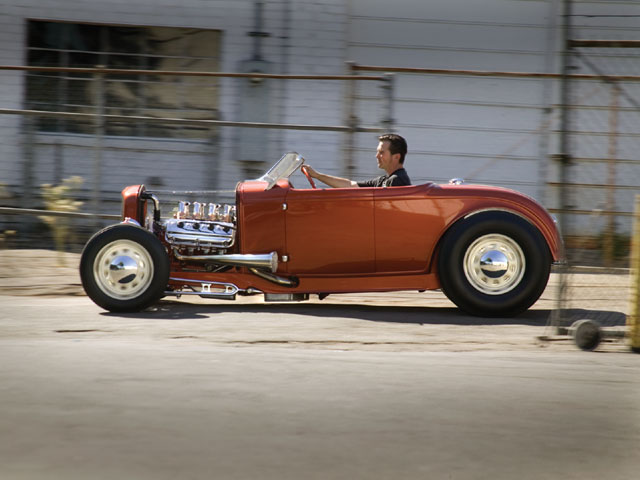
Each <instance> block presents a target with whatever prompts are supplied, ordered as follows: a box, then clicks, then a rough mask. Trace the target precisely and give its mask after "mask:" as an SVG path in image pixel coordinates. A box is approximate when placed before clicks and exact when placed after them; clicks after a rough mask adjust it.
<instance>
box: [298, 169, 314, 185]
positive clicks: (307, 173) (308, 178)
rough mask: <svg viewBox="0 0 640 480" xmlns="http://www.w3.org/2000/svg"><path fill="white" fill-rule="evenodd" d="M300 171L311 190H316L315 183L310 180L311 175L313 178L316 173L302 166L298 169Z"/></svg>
mask: <svg viewBox="0 0 640 480" xmlns="http://www.w3.org/2000/svg"><path fill="white" fill-rule="evenodd" d="M300 170H301V171H302V173H303V174H304V176H305V177H307V180H309V184H310V185H311V188H316V182H314V181H313V178H312V175H313V176H315V174H316V171H315V170H314V169H313V168H311V167H310V166H309V165H302V167H300Z"/></svg>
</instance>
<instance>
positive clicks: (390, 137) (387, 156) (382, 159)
mask: <svg viewBox="0 0 640 480" xmlns="http://www.w3.org/2000/svg"><path fill="white" fill-rule="evenodd" d="M378 140H379V141H380V143H379V144H378V150H377V152H376V158H377V159H378V167H380V168H381V169H383V170H385V171H386V172H387V173H393V172H394V171H395V170H397V169H398V168H400V167H402V165H403V164H404V157H405V155H406V154H407V142H406V140H405V139H404V138H402V137H401V136H400V135H396V134H395V133H386V134H384V135H380V136H379V137H378Z"/></svg>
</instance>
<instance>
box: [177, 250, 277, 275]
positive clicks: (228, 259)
mask: <svg viewBox="0 0 640 480" xmlns="http://www.w3.org/2000/svg"><path fill="white" fill-rule="evenodd" d="M173 255H174V256H175V257H176V258H177V259H178V260H180V261H190V262H209V263H215V264H218V265H232V266H235V267H251V268H252V269H253V268H256V269H257V268H261V269H268V270H271V272H275V271H277V270H278V254H277V252H271V253H265V254H262V255H252V254H247V255H244V254H229V255H181V254H180V253H178V252H177V251H176V249H174V250H173Z"/></svg>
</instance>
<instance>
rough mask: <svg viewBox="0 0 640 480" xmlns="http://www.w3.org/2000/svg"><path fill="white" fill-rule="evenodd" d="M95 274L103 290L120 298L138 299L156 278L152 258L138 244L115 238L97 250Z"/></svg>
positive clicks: (111, 295)
mask: <svg viewBox="0 0 640 480" xmlns="http://www.w3.org/2000/svg"><path fill="white" fill-rule="evenodd" d="M93 276H94V278H95V280H96V283H97V285H98V287H99V288H100V290H102V291H103V292H104V293H106V294H107V295H109V296H110V297H112V298H114V299H117V300H127V299H130V298H135V297H137V296H138V295H140V294H141V293H142V292H144V291H145V290H146V289H147V288H148V287H149V285H150V284H151V281H152V280H153V261H152V260H151V256H150V255H149V252H147V250H146V249H145V248H143V247H142V246H141V245H140V244H139V243H136V242H132V241H130V240H116V241H115V242H111V243H109V244H107V245H105V246H104V247H102V249H101V250H100V252H98V255H97V256H96V258H95V260H94V262H93Z"/></svg>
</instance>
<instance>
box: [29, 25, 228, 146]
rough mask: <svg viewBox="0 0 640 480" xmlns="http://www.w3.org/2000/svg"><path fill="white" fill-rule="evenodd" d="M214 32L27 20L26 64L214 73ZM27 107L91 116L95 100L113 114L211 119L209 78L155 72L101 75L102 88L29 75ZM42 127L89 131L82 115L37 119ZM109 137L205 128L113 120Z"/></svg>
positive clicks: (181, 134) (88, 80)
mask: <svg viewBox="0 0 640 480" xmlns="http://www.w3.org/2000/svg"><path fill="white" fill-rule="evenodd" d="M220 38H221V33H220V32H219V31H217V30H202V29H194V28H172V27H136V26H114V25H94V24H91V25H88V24H76V23H66V22H49V21H40V20H29V21H28V39H27V61H28V64H29V65H35V66H47V67H62V68H70V67H85V68H86V67H96V66H98V65H103V66H105V67H107V68H117V69H130V70H158V71H160V70H165V71H166V70H169V71H198V72H216V71H218V65H219V52H220V43H221V42H220ZM26 85H27V87H26V88H27V91H26V102H27V108H30V109H36V110H47V111H58V112H80V113H96V109H97V105H99V103H98V100H97V98H99V97H100V96H101V97H102V98H103V104H104V112H105V113H106V114H112V115H126V116H145V117H154V118H185V119H202V120H215V119H217V117H218V115H217V111H218V81H217V79H216V78H215V77H201V76H192V77H187V76H175V75H160V74H145V75H138V74H133V73H132V74H118V75H113V74H109V75H105V77H104V82H103V87H102V88H99V83H98V82H97V81H96V80H95V77H94V75H92V74H86V73H71V72H57V73H49V72H46V73H44V72H32V73H30V74H29V75H28V77H27V84H26ZM38 128H39V130H41V131H48V132H66V133H93V131H94V127H93V125H92V123H91V122H87V121H86V120H70V119H67V118H65V119H56V118H41V119H40V120H39V122H38ZM106 133H107V134H108V135H127V136H147V137H162V138H167V137H169V138H194V139H205V138H209V137H210V136H211V134H212V132H211V129H210V128H209V127H203V126H176V125H175V124H172V123H171V122H156V121H138V122H130V121H116V120H109V121H108V122H107V124H106Z"/></svg>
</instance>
